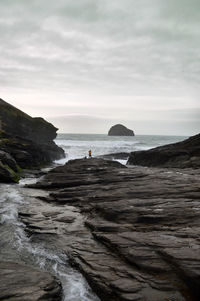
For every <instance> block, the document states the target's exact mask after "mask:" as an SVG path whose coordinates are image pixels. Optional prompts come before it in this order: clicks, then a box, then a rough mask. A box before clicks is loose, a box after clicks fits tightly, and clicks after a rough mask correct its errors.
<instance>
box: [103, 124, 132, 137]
mask: <svg viewBox="0 0 200 301" xmlns="http://www.w3.org/2000/svg"><path fill="white" fill-rule="evenodd" d="M134 135H135V134H134V132H133V131H132V130H130V129H128V128H127V127H125V126H124V125H122V124H116V125H113V126H112V127H111V128H110V130H109V132H108V136H134Z"/></svg>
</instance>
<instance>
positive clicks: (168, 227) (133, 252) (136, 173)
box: [20, 158, 200, 301]
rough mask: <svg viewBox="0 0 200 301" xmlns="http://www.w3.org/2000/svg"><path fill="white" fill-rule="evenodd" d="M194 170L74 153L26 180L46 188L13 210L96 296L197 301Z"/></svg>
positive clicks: (198, 208)
mask: <svg viewBox="0 0 200 301" xmlns="http://www.w3.org/2000/svg"><path fill="white" fill-rule="evenodd" d="M199 176H200V169H195V170H194V169H184V170H183V169H160V168H154V169H152V168H151V169H150V168H144V167H133V168H127V167H125V166H124V165H121V164H120V163H118V162H113V161H107V160H103V159H100V158H99V159H97V158H96V159H80V160H74V161H70V162H68V163H67V164H66V165H64V166H60V167H57V168H55V169H53V170H51V171H50V172H49V173H48V174H47V175H46V176H44V177H43V179H42V180H41V181H40V182H39V183H36V184H34V185H31V186H30V187H31V188H35V189H45V190H47V191H50V194H49V197H43V198H40V199H37V200H36V201H35V202H34V203H32V204H30V206H28V207H27V208H24V210H23V211H21V212H20V217H21V220H22V221H23V222H24V223H25V224H26V231H27V233H28V234H29V236H30V237H31V239H32V240H36V241H50V242H51V244H52V245H54V246H55V248H59V249H60V250H62V251H63V252H65V253H66V254H67V255H68V257H69V258H70V262H71V264H72V265H74V266H75V267H76V268H77V269H78V270H79V271H81V272H82V273H83V274H84V276H85V277H86V279H87V280H88V282H89V284H90V285H91V287H92V288H93V290H94V291H95V292H96V294H97V295H98V296H99V297H100V298H101V300H111V301H112V300H113V301H118V300H119V301H130V300H131V301H134V300H141V301H142V300H143V301H144V300H146V301H166V300H170V301H189V300H196V301H197V300H199V297H200V290H199V287H200V286H199V284H200V272H199V266H200V255H199V254H200V244H199V230H200V203H199V196H200V184H199Z"/></svg>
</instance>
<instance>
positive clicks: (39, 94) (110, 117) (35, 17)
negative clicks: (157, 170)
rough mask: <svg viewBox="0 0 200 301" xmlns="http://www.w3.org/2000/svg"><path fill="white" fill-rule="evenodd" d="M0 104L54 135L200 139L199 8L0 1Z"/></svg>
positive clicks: (183, 1) (181, 2) (135, 2)
mask: <svg viewBox="0 0 200 301" xmlns="http://www.w3.org/2000/svg"><path fill="white" fill-rule="evenodd" d="M0 12H1V16H0V42H1V46H0V98H2V99H4V100H5V101H7V102H9V103H11V104H13V105H14V106H17V107H18V108H20V109H21V110H23V111H25V112H26V113H28V114H30V115H31V116H33V117H34V116H41V117H44V118H46V119H47V120H49V121H50V122H53V123H54V124H55V125H56V126H57V127H59V131H60V132H70V133H107V132H108V130H109V128H110V127H111V126H112V125H113V124H115V123H122V124H124V125H126V126H128V127H129V128H131V129H132V130H134V131H135V133H136V134H158V135H159V134H160V135H185V136H189V135H193V134H196V133H199V132H200V99H199V98H200V97H199V96H200V51H199V49H200V32H199V28H200V1H199V0H167V1H166V0H151V1H150V0H123V1H122V0H57V1H49V0H31V1H27V0H0Z"/></svg>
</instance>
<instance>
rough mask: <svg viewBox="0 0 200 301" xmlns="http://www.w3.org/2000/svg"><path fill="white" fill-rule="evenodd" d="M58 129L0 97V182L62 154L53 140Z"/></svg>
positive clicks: (10, 179)
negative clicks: (23, 169)
mask: <svg viewBox="0 0 200 301" xmlns="http://www.w3.org/2000/svg"><path fill="white" fill-rule="evenodd" d="M57 130H58V129H57V128H55V127H54V126H53V125H52V124H51V123H49V122H47V121H45V120H44V119H43V118H32V117H31V116H29V115H27V114H25V113H24V112H22V111H20V110H19V109H17V108H15V107H14V106H12V105H10V104H9V103H7V102H5V101H4V100H2V99H0V182H12V181H18V179H19V170H21V169H22V168H34V167H39V166H41V165H44V164H48V163H50V162H52V161H53V160H56V159H60V158H63V157H64V151H63V150H62V149H61V148H60V147H58V146H57V145H56V144H55V143H54V141H53V139H55V138H56V132H57Z"/></svg>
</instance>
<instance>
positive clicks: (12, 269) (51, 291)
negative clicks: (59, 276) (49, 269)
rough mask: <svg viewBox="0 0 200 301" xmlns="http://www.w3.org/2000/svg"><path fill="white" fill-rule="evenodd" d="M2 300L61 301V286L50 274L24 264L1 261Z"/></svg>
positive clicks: (0, 291)
mask: <svg viewBox="0 0 200 301" xmlns="http://www.w3.org/2000/svg"><path fill="white" fill-rule="evenodd" d="M0 283H1V289H0V300H2V301H7V300H9V301H39V300H43V301H61V300H62V290H61V284H60V282H59V281H58V280H56V278H55V277H53V276H51V275H50V274H49V273H46V272H42V271H40V270H38V269H36V268H33V267H29V266H26V265H24V264H20V263H16V262H10V261H0Z"/></svg>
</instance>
